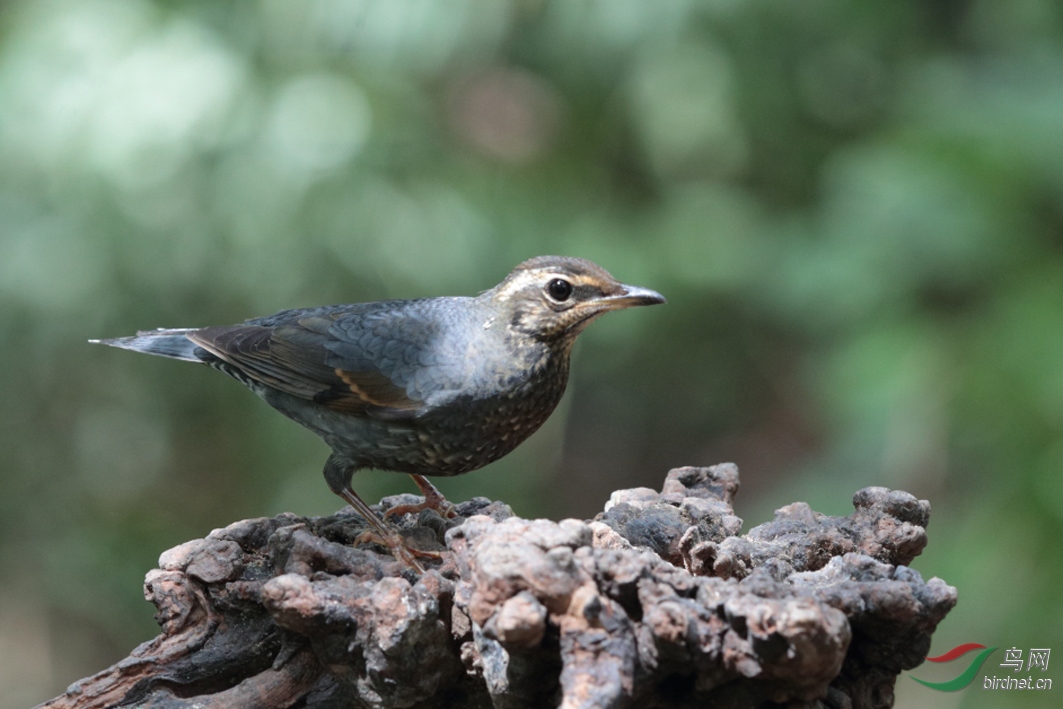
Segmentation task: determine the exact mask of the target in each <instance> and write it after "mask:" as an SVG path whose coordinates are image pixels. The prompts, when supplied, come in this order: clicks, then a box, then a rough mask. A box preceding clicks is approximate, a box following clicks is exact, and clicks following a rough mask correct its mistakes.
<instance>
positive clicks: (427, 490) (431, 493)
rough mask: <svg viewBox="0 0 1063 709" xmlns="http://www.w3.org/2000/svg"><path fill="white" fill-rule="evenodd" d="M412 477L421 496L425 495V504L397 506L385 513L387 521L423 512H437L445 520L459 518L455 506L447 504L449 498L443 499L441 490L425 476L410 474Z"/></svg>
mask: <svg viewBox="0 0 1063 709" xmlns="http://www.w3.org/2000/svg"><path fill="white" fill-rule="evenodd" d="M410 477H411V478H413V481H414V483H416V484H417V487H418V488H419V489H420V490H421V494H422V495H424V502H421V503H418V504H416V505H396V506H395V507H392V508H391V509H390V510H388V511H387V512H385V513H384V518H385V519H386V518H388V517H398V516H399V515H404V514H409V513H417V512H420V511H421V510H435V511H436V512H438V513H439V516H440V517H443V518H444V519H447V518H450V517H457V516H458V512H457V510H455V509H454V505H452V504H451V503H449V502H447V498H445V497H443V493H441V492H440V491H439V488H437V487H436V486H435V485H433V484H432V483H430V482H429V481H428V478H426V477H425V476H423V475H414V474H413V473H410Z"/></svg>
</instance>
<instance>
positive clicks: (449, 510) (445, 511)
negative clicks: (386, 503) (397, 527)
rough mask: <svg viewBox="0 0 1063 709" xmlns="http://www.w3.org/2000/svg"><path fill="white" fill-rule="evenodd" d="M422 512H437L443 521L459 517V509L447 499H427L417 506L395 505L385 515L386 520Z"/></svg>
mask: <svg viewBox="0 0 1063 709" xmlns="http://www.w3.org/2000/svg"><path fill="white" fill-rule="evenodd" d="M421 510H435V511H436V512H438V513H439V516H440V517H442V518H443V519H450V518H453V517H457V516H458V512H457V508H455V507H454V505H453V504H451V503H450V502H448V501H447V500H446V498H444V497H440V498H439V499H437V500H433V499H431V498H426V499H425V501H424V502H419V503H417V504H416V505H395V506H394V507H392V508H391V509H389V510H388V511H387V512H385V513H384V517H385V518H386V519H393V518H395V517H401V516H402V515H407V514H417V513H418V512H420V511H421Z"/></svg>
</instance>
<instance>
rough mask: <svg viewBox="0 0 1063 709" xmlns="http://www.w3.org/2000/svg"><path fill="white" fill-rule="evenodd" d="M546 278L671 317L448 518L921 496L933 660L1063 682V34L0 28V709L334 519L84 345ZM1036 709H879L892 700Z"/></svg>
mask: <svg viewBox="0 0 1063 709" xmlns="http://www.w3.org/2000/svg"><path fill="white" fill-rule="evenodd" d="M546 253H559V254H570V255H578V256H583V257H587V258H590V259H593V260H595V261H598V262H599V263H600V264H601V265H603V266H604V267H605V268H607V269H608V270H610V271H611V272H612V273H613V274H614V275H616V276H617V277H618V278H619V279H621V280H623V281H626V282H629V283H635V284H638V285H644V286H647V287H651V288H655V289H658V290H660V291H661V292H662V293H664V294H665V295H666V296H668V298H669V303H668V305H667V306H664V307H661V308H653V309H646V310H638V311H631V312H627V313H622V314H614V315H610V316H608V317H606V318H603V319H602V320H601V321H600V322H598V323H596V324H595V325H594V326H592V327H591V328H589V330H588V331H587V333H586V334H585V335H584V336H583V337H582V338H581V343H580V345H579V346H578V348H577V351H576V357H575V361H574V371H573V380H572V382H571V384H570V387H569V393H568V394H567V395H566V398H565V401H564V403H563V404H562V406H561V409H560V410H559V411H558V413H557V414H556V415H555V416H554V417H553V418H552V419H551V421H550V422H549V423H548V424H547V425H546V426H545V427H544V428H543V430H541V431H540V432H539V433H538V434H536V436H534V437H533V438H532V439H531V440H530V441H529V442H527V443H526V444H525V445H523V446H522V447H521V448H520V449H519V450H518V451H517V452H515V453H514V454H512V455H511V456H510V457H508V458H507V459H504V460H503V461H500V462H499V463H496V464H494V465H492V466H489V467H488V468H486V469H484V470H482V471H478V472H475V473H470V474H468V475H466V476H463V477H461V478H458V479H450V480H443V481H441V483H440V486H441V488H442V489H443V490H444V492H445V493H447V494H448V496H450V497H451V498H452V499H464V498H466V497H468V496H472V495H488V496H491V497H495V498H502V499H505V500H506V501H508V502H509V503H510V504H511V505H512V506H513V508H514V509H515V510H516V512H517V513H519V514H521V515H525V516H536V515H542V516H550V517H554V518H560V517H564V516H576V517H589V516H591V515H593V514H594V513H595V512H596V511H598V510H600V509H601V506H602V504H603V503H604V501H605V500H606V499H607V496H608V493H609V491H611V490H613V489H618V488H622V487H631V486H635V485H647V486H653V487H659V486H660V483H661V481H662V479H663V476H664V473H665V472H666V471H667V470H668V469H669V468H670V467H673V466H678V465H707V464H711V463H716V462H719V461H724V460H733V461H735V462H737V463H738V464H739V466H740V468H741V470H742V483H743V490H742V492H741V493H740V495H739V498H738V503H737V512H738V514H739V515H741V516H742V517H743V518H744V519H745V520H746V527H747V529H748V528H749V527H750V526H752V525H754V524H759V523H761V522H764V521H767V520H768V519H770V516H771V512H772V510H773V509H775V508H776V507H778V506H781V505H784V504H787V503H789V502H792V501H794V500H807V501H808V502H809V503H810V504H812V506H813V508H814V509H816V510H818V511H821V512H825V513H830V514H848V513H849V512H850V511H851V504H850V500H851V496H852V493H853V492H855V491H856V490H857V489H859V488H861V487H864V486H867V485H884V486H888V487H893V488H903V489H905V490H908V491H910V492H912V493H914V494H916V495H918V496H919V497H922V498H927V499H929V500H930V501H931V503H932V505H933V517H932V520H931V525H930V528H929V534H930V546H929V548H928V549H927V551H926V552H925V554H924V555H923V556H922V557H920V558H919V559H918V560H917V561H916V562H915V567H916V568H917V569H918V570H919V571H920V572H921V573H923V575H924V576H926V577H930V576H941V577H942V578H944V579H945V580H946V581H948V582H949V583H950V584H952V585H955V586H957V587H958V588H959V597H960V602H959V606H958V607H957V608H956V610H955V611H954V612H953V613H952V614H951V615H950V616H949V617H948V618H947V620H946V621H945V622H944V623H943V624H942V626H941V627H940V628H939V630H938V632H937V634H936V636H935V641H934V648H933V650H934V651H935V652H939V651H941V652H943V651H944V650H947V649H949V648H951V647H953V646H954V645H956V644H959V643H962V642H981V643H983V644H986V645H997V646H1001V647H1002V648H1008V647H1012V646H1014V647H1017V648H1019V649H1022V650H1024V651H1025V650H1028V649H1029V648H1031V647H1048V648H1052V647H1055V648H1056V653H1063V642H1061V641H1063V601H1061V600H1060V598H1061V596H1060V588H1061V587H1063V553H1061V539H1063V479H1061V468H1063V6H1061V5H1060V3H1059V2H1058V0H1008V1H1007V2H1001V0H895V1H893V2H880V3H859V2H843V1H841V0H802V1H801V2H793V1H792V0H704V1H700V2H698V1H694V0H658V1H657V2H645V0H598V1H596V2H591V1H577V0H565V1H560V2H539V1H534V0H525V1H520V0H511V1H509V2H503V1H502V0H379V1H368V0H361V1H354V0H316V1H314V2H305V3H293V2H288V1H286V0H264V1H262V2H257V3H253V2H222V1H220V0H202V1H200V2H177V1H163V0H159V1H157V2H150V1H148V0H102V1H101V0H69V1H61V0H56V1H44V0H38V1H32V0H23V1H19V0H12V1H10V2H7V3H4V4H3V5H2V6H0V338H2V339H0V367H2V372H3V375H2V376H0V403H2V406H0V450H2V452H3V455H2V456H0V564H2V566H0V568H2V572H0V707H2V708H3V709H7V708H8V707H11V708H15V707H25V706H27V705H31V704H34V703H36V702H39V701H42V700H44V699H47V698H49V697H50V696H52V695H54V694H56V693H58V692H60V691H62V689H63V688H64V687H65V686H66V685H67V684H68V683H70V682H72V681H73V680H75V679H77V678H79V677H81V676H83V675H87V674H90V673H92V672H95V671H97V670H100V669H102V668H103V667H105V666H106V665H108V664H110V663H112V662H114V661H116V660H118V659H120V658H121V657H124V656H125V655H126V654H127V653H128V651H129V650H130V649H132V647H133V646H134V645H135V644H136V643H138V642H141V641H143V640H146V639H148V638H150V637H152V636H153V635H154V634H155V632H156V626H155V624H154V623H153V621H152V612H153V608H152V607H151V606H150V605H148V604H147V603H145V602H144V601H143V599H142V597H141V590H140V584H141V581H142V578H143V575H144V573H145V572H146V571H147V570H148V569H150V568H151V567H152V566H153V565H154V564H155V561H156V559H157V557H158V555H159V553H160V552H161V551H163V550H165V549H167V548H169V547H171V546H174V545H176V544H178V543H180V542H183V541H185V540H187V539H191V538H195V537H200V536H203V535H205V534H207V533H208V532H209V531H210V530H211V529H212V528H214V527H218V526H223V525H225V524H227V523H229V522H231V521H234V520H237V519H241V518H245V517H252V516H261V515H273V514H276V513H279V512H282V511H285V510H290V511H293V512H296V513H300V514H324V513H328V512H331V511H333V510H335V509H336V508H338V506H339V502H338V500H336V499H335V498H334V497H333V496H332V495H331V494H330V493H329V492H328V490H327V488H326V486H325V484H324V482H323V480H322V477H321V466H322V464H323V463H324V460H325V457H326V455H327V449H326V448H325V446H324V444H323V443H321V442H320V441H318V440H317V439H316V438H315V437H314V436H313V435H312V434H310V433H308V432H306V431H304V430H303V429H301V428H300V427H298V426H296V425H294V424H292V423H290V422H288V421H286V420H285V419H283V418H282V417H281V416H279V415H278V414H276V413H275V412H273V411H272V410H270V409H269V408H268V407H267V406H265V405H263V404H262V403H261V402H260V401H258V400H257V399H256V397H254V396H253V395H252V394H250V393H249V392H247V391H246V390H245V389H243V388H242V387H241V386H239V385H238V384H236V383H235V382H233V381H230V380H227V379H226V378H225V377H223V376H221V375H219V374H218V373H216V372H212V371H210V370H208V369H207V368H200V367H193V366H191V365H186V364H181V363H177V362H167V361H165V360H162V359H157V358H151V357H146V356H140V355H134V354H131V353H126V352H118V351H115V350H110V349H106V348H103V347H97V346H92V345H89V344H87V343H86V340H87V339H89V338H92V337H109V336H117V335H123V334H129V333H132V332H133V331H135V330H137V329H139V328H151V327H158V326H195V325H207V324H226V323H230V322H235V321H239V320H243V319H245V318H248V317H252V316H256V315H263V314H267V313H270V312H273V311H275V310H279V309H282V308H288V307H299V306H310V305H315V304H326V303H336V302H353V301H359V300H377V299H382V298H398V297H416V296H426V295H442V294H474V293H476V292H478V291H480V290H483V289H485V288H488V287H490V286H492V285H494V284H495V283H497V282H498V281H499V280H500V279H501V278H502V277H503V276H504V275H505V274H506V273H507V272H508V271H509V269H510V268H511V267H512V266H513V265H515V264H516V263H517V262H519V261H521V260H522V259H524V258H526V257H529V256H533V255H538V254H546ZM355 486H356V488H357V489H358V490H359V491H360V492H361V493H362V494H363V496H364V497H366V498H367V499H369V500H371V501H372V500H375V499H378V498H379V496H381V495H383V494H389V493H392V492H397V491H412V490H413V488H412V485H411V484H410V482H409V480H408V479H407V478H406V477H405V476H396V475H393V474H388V473H380V472H366V473H362V474H359V475H358V476H357V477H356V478H355ZM1002 652H1003V651H1002V650H1001V651H998V654H1001V656H1000V657H997V656H994V657H993V658H991V659H990V660H989V661H988V662H987V664H986V665H985V667H984V668H983V670H984V671H983V674H985V673H986V672H988V673H990V674H997V675H1003V674H1005V670H1003V669H1002V668H999V667H996V665H997V664H998V663H999V662H1000V661H1002V660H1003V657H1002ZM1053 662H1054V664H1052V663H1050V665H1049V672H1048V675H1047V676H1049V677H1053V678H1056V679H1057V680H1063V672H1060V671H1059V668H1063V656H1061V657H1059V658H1057V659H1055V660H1054V661H1053ZM933 670H934V668H928V667H926V666H923V667H921V668H919V669H917V670H916V671H915V672H914V674H915V675H916V676H920V677H923V678H930V679H934V678H935V675H934V672H933ZM956 673H958V670H957V672H956ZM956 673H953V674H956ZM937 678H939V679H940V677H937ZM1057 683H1059V684H1061V686H1060V687H1058V688H1056V689H1055V690H1053V691H1050V692H1040V693H1039V692H1026V693H1021V692H1014V693H1009V694H1005V695H1002V694H1000V693H990V692H985V691H983V690H982V689H980V687H979V686H977V683H976V685H972V686H971V687H970V688H968V689H967V690H964V691H962V692H958V693H955V694H950V695H944V694H940V693H935V692H932V691H930V690H928V689H925V688H923V687H921V686H919V685H917V684H916V683H915V682H913V681H912V680H911V679H910V678H908V677H906V676H902V677H901V678H899V680H898V694H899V697H900V698H899V700H898V706H904V707H922V706H926V707H944V706H958V707H990V706H994V707H999V706H1030V707H1035V706H1037V707H1042V706H1043V707H1047V706H1056V705H1057V702H1058V698H1057V697H1058V696H1059V695H1060V693H1061V692H1063V682H1057Z"/></svg>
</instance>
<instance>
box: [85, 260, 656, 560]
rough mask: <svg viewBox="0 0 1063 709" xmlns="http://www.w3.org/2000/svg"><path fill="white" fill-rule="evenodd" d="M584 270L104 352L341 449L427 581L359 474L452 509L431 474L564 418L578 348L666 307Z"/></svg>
mask: <svg viewBox="0 0 1063 709" xmlns="http://www.w3.org/2000/svg"><path fill="white" fill-rule="evenodd" d="M663 302H665V301H664V298H663V297H662V296H661V295H660V294H659V293H656V292H655V291H652V290H649V289H646V288H637V287H635V286H628V285H624V284H622V283H619V282H618V281H617V280H616V279H615V278H613V277H612V276H611V275H609V273H607V272H606V271H605V269H603V268H601V267H600V266H598V265H597V264H594V263H591V262H590V261H586V260H584V259H578V258H567V257H561V256H539V257H536V258H532V259H529V260H527V261H525V262H523V263H521V264H520V265H518V266H517V267H516V268H515V269H513V271H512V273H510V274H509V275H508V276H506V278H505V280H503V281H502V282H501V283H499V284H498V285H497V286H495V287H494V288H492V289H490V290H487V291H484V292H483V293H481V294H480V295H478V296H475V297H444V298H421V299H418V300H386V301H380V302H375V303H356V304H354V305H332V306H323V307H317V308H305V309H299V310H285V311H282V312H279V313H277V314H275V315H269V316H267V317H262V318H254V319H252V320H247V321H246V322H243V323H240V324H238V325H228V326H220V327H204V328H198V329H197V328H188V329H159V330H149V331H142V332H138V333H137V334H136V335H134V336H131V337H119V338H116V339H109V340H93V342H99V343H102V344H105V345H111V346H112V347H121V348H124V349H128V350H135V351H137V352H146V353H148V354H154V355H161V356H163V357H170V358H172V359H180V360H186V361H189V362H198V363H201V364H206V365H208V366H210V367H213V368H215V369H219V370H221V371H222V372H225V373H226V374H228V375H229V376H231V377H233V378H234V379H236V380H238V381H239V382H241V383H242V384H244V385H245V386H246V387H248V388H249V389H251V390H252V391H253V392H255V393H256V394H258V395H259V396H261V397H262V398H263V399H265V401H266V403H268V404H269V405H270V406H272V407H273V408H275V409H277V410H278V411H280V412H281V413H282V414H284V415H285V416H287V417H288V418H290V419H293V420H294V421H297V422H299V423H301V424H302V425H303V426H306V427H307V428H309V429H310V430H311V431H313V432H314V433H316V434H317V435H319V436H321V438H323V439H324V440H325V442H326V443H327V444H328V445H329V446H330V447H331V448H332V454H331V455H330V456H329V458H328V461H327V462H326V463H325V480H326V481H327V482H328V485H329V487H330V488H331V489H332V491H333V492H334V493H336V494H337V495H339V496H340V497H342V498H343V499H344V500H345V501H346V502H348V503H349V504H350V505H351V506H352V507H353V508H354V509H355V510H357V511H358V513H359V514H361V516H362V517H364V518H365V519H366V521H367V522H368V523H369V524H371V525H372V526H373V527H374V528H375V529H376V531H377V533H378V535H379V538H380V540H382V541H383V542H384V543H385V544H386V545H387V546H388V547H389V548H390V549H391V551H392V553H393V554H394V555H395V556H396V558H400V559H402V560H403V561H405V562H406V563H407V564H409V565H410V566H412V567H414V568H415V569H418V570H420V568H421V567H420V565H419V564H418V563H417V561H416V559H414V558H413V556H414V554H415V553H416V552H415V550H411V549H410V548H408V547H407V546H406V545H405V543H404V542H403V540H402V538H401V537H400V536H399V535H398V534H397V533H396V532H395V531H393V530H392V529H390V528H389V527H388V526H386V525H385V524H383V523H382V522H381V521H380V520H378V519H377V517H376V516H375V515H374V514H373V512H372V510H370V509H369V506H368V505H366V504H365V502H363V501H362V499H361V498H360V497H358V495H357V494H356V493H355V492H354V490H353V489H352V488H351V478H352V476H353V475H354V473H355V471H357V470H358V469H360V468H379V469H384V470H393V471H400V472H404V473H409V474H410V476H411V477H412V478H413V479H414V482H416V483H417V486H418V487H419V488H420V489H421V491H422V492H423V493H424V496H425V501H424V503H423V504H421V505H413V506H409V505H407V506H402V507H400V508H393V509H392V510H389V511H388V514H386V515H385V517H387V516H389V515H390V514H394V513H400V512H411V511H417V510H419V509H422V508H425V507H433V508H436V509H438V510H440V511H441V512H443V513H444V514H446V513H448V512H449V510H450V508H449V503H447V502H446V500H444V498H443V496H442V495H441V494H440V493H439V491H438V490H436V488H435V486H433V485H432V484H431V483H430V482H429V481H428V480H427V479H425V478H424V477H423V476H425V475H458V474H459V473H465V472H468V471H470V470H476V469H477V468H480V467H483V466H484V465H487V464H488V463H490V462H492V461H495V460H498V459H499V458H501V457H502V456H504V455H506V454H507V453H509V452H510V451H511V450H513V449H514V448H515V447H516V446H517V445H518V444H520V443H521V442H522V441H524V439H526V438H527V437H528V436H530V435H531V434H532V433H533V432H534V431H535V430H536V429H538V428H539V426H541V425H542V423H543V422H544V421H545V420H546V418H547V417H548V416H549V415H550V413H551V412H552V411H553V410H554V407H556V406H557V403H558V401H560V399H561V395H562V394H563V393H564V391H565V384H566V382H567V380H568V363H569V354H570V353H571V350H572V343H573V342H574V341H575V339H576V336H577V335H579V333H580V332H581V331H582V330H583V328H585V327H586V326H587V325H588V324H589V323H590V322H591V321H592V320H594V319H595V318H597V317H598V316H599V315H601V314H603V313H605V312H608V311H610V310H618V309H621V308H629V307H632V306H636V305H653V304H656V303H663Z"/></svg>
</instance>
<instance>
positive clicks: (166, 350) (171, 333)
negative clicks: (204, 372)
mask: <svg viewBox="0 0 1063 709" xmlns="http://www.w3.org/2000/svg"><path fill="white" fill-rule="evenodd" d="M189 332H194V328H183V329H169V330H167V329H159V330H141V331H140V332H138V333H137V334H135V335H132V336H130V337H115V338H113V339H109V340H89V342H92V343H95V344H100V345H110V346H111V347H121V348H122V349H124V350H133V351H134V352H146V353H147V354H153V355H159V356H160V357H170V358H171V359H182V360H184V361H186V362H202V361H203V359H202V358H200V357H197V356H196V350H197V349H199V347H198V345H196V344H195V343H194V342H192V341H191V340H189V339H188V338H187V337H185V335H186V334H187V333H189ZM200 351H201V352H202V350H200Z"/></svg>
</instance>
